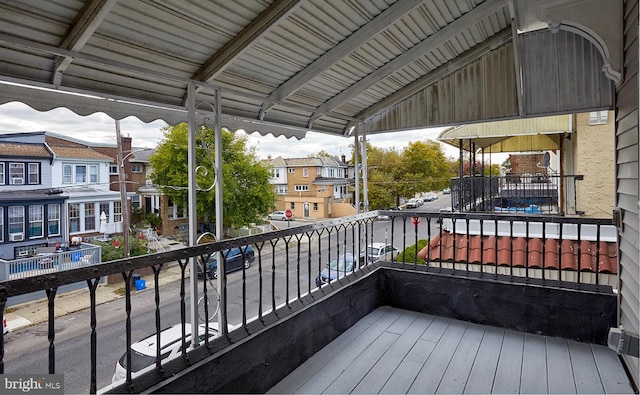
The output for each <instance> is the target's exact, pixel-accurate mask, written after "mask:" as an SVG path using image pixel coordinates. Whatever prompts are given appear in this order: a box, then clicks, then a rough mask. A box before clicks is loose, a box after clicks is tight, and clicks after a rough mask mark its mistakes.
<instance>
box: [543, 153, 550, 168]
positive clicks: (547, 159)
mask: <svg viewBox="0 0 640 395" xmlns="http://www.w3.org/2000/svg"><path fill="white" fill-rule="evenodd" d="M542 164H543V165H544V167H549V165H550V164H551V155H549V153H548V152H545V153H544V155H542Z"/></svg>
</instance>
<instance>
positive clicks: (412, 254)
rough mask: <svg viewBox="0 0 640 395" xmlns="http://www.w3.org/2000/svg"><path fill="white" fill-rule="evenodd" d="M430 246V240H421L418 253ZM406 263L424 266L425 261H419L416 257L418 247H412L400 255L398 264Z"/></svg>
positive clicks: (397, 260)
mask: <svg viewBox="0 0 640 395" xmlns="http://www.w3.org/2000/svg"><path fill="white" fill-rule="evenodd" d="M427 244H429V239H420V240H418V249H417V250H418V251H420V250H421V249H422V248H423V247H424V246H426V245H427ZM403 261H404V262H405V263H417V264H418V265H424V264H425V261H424V260H423V259H418V257H416V245H415V244H413V245H410V246H409V247H407V248H406V249H405V250H404V251H402V252H400V253H399V254H398V257H397V258H396V262H403Z"/></svg>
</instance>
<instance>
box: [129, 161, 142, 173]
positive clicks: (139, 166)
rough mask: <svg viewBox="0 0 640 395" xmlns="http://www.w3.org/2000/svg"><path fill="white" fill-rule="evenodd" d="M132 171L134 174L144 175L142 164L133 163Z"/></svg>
mask: <svg viewBox="0 0 640 395" xmlns="http://www.w3.org/2000/svg"><path fill="white" fill-rule="evenodd" d="M131 171H132V172H133V173H142V163H132V164H131Z"/></svg>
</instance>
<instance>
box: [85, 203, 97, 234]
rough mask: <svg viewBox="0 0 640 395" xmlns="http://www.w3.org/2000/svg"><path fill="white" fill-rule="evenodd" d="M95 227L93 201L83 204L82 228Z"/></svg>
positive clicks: (89, 228)
mask: <svg viewBox="0 0 640 395" xmlns="http://www.w3.org/2000/svg"><path fill="white" fill-rule="evenodd" d="M95 229H96V205H95V204H94V203H85V204H84V230H85V231H89V230H95Z"/></svg>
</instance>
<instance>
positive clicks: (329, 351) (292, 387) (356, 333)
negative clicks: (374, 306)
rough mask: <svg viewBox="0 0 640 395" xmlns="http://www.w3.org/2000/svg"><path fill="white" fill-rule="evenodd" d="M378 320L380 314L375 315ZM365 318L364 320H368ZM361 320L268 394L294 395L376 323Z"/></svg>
mask: <svg viewBox="0 0 640 395" xmlns="http://www.w3.org/2000/svg"><path fill="white" fill-rule="evenodd" d="M376 311H377V310H375V311H373V312H371V313H370V314H369V315H368V316H371V315H372V314H374V313H376ZM368 316H367V317H368ZM374 316H376V317H377V318H378V319H379V318H380V317H381V315H380V314H377V313H376V314H374ZM367 317H364V318H367ZM364 318H363V319H361V320H360V321H358V322H356V324H355V325H353V326H352V327H351V328H349V329H347V330H346V331H345V332H344V333H343V334H341V335H340V336H338V337H337V338H336V339H335V340H333V341H332V342H331V343H329V344H327V345H326V346H325V347H323V348H322V349H321V350H320V351H318V352H317V353H315V354H314V355H313V356H312V357H311V358H309V359H308V360H306V361H305V362H304V363H303V364H302V365H300V366H298V367H297V368H296V369H295V370H294V371H293V372H291V373H290V374H289V375H287V376H286V377H285V378H283V379H282V380H280V382H279V383H278V384H276V385H275V386H273V387H272V388H271V389H270V390H269V391H268V392H267V393H268V394H292V393H294V392H296V390H297V389H298V388H299V387H300V386H301V385H302V384H304V383H305V382H306V381H307V380H309V378H311V377H312V376H313V375H315V374H316V373H317V372H318V370H320V369H322V367H323V366H325V365H326V364H327V363H329V362H330V361H331V360H332V359H333V358H335V357H336V355H338V354H339V353H340V352H342V350H343V349H344V348H345V347H346V346H347V345H348V344H351V343H352V342H353V341H354V340H355V339H357V338H358V337H360V336H361V335H362V333H363V332H365V331H366V330H367V329H368V328H369V327H370V326H371V323H372V322H375V320H373V319H372V318H370V319H368V320H365V319H364Z"/></svg>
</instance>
